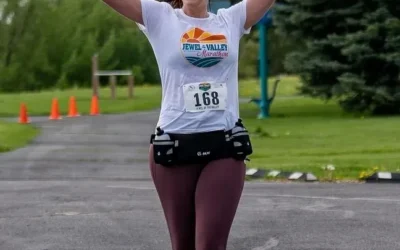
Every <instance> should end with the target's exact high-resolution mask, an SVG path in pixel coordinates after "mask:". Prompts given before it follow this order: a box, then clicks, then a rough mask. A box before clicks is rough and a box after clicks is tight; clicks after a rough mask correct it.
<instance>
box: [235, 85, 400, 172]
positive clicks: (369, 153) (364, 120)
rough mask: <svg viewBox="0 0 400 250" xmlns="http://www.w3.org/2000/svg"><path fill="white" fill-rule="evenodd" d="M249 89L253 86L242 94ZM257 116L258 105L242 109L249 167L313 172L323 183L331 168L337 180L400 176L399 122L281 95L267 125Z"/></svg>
mask: <svg viewBox="0 0 400 250" xmlns="http://www.w3.org/2000/svg"><path fill="white" fill-rule="evenodd" d="M294 83H295V81H293V83H292V84H294ZM247 84H248V85H251V84H252V83H251V82H248V83H244V84H243V85H244V86H242V87H241V89H246V86H245V85H247ZM290 89H291V88H290V87H289V86H288V88H286V89H285V90H284V91H282V90H281V93H282V92H285V93H288V92H292V93H293V94H295V92H293V90H294V89H295V87H293V88H292V90H290ZM284 95H285V96H286V95H287V94H284ZM258 112H259V110H258V108H257V107H256V106H255V104H248V103H244V104H242V105H241V116H242V117H243V118H244V121H245V125H246V126H247V127H248V129H249V130H250V132H251V133H252V140H253V145H254V154H253V155H252V157H251V161H250V162H249V163H248V166H249V167H257V168H264V169H274V170H282V171H311V172H313V173H314V174H316V175H318V176H320V177H321V176H324V172H323V170H322V167H323V166H326V165H327V164H333V165H334V166H335V167H336V170H335V176H336V177H337V178H338V179H356V178H358V177H359V175H360V173H362V172H363V171H369V170H371V169H372V168H374V167H375V168H378V169H380V170H388V171H400V154H399V152H400V143H399V142H398V139H397V138H398V137H397V135H399V134H400V126H399V124H400V117H380V118H376V117H357V116H353V115H349V114H345V113H343V112H342V111H341V109H340V108H339V106H338V105H337V104H336V103H335V102H334V101H331V102H327V103H326V102H323V101H321V100H318V99H310V98H306V97H297V98H279V94H277V98H276V99H275V101H274V103H273V104H272V107H271V117H270V118H269V119H265V120H258V119H256V118H255V117H257V114H258Z"/></svg>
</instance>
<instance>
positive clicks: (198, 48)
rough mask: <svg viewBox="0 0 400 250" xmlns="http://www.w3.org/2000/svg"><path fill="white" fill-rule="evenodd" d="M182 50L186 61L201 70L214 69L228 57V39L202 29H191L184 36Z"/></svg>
mask: <svg viewBox="0 0 400 250" xmlns="http://www.w3.org/2000/svg"><path fill="white" fill-rule="evenodd" d="M181 49H182V53H183V56H184V57H185V58H186V60H188V62H189V63H191V64H192V65H194V66H196V67H199V68H208V67H212V66H214V65H216V64H218V63H219V62H221V61H222V60H223V59H224V58H226V57H228V44H227V39H226V37H225V36H224V35H222V34H211V33H209V32H206V31H204V30H202V29H200V28H193V29H190V30H189V31H187V32H186V33H184V34H183V35H182V38H181Z"/></svg>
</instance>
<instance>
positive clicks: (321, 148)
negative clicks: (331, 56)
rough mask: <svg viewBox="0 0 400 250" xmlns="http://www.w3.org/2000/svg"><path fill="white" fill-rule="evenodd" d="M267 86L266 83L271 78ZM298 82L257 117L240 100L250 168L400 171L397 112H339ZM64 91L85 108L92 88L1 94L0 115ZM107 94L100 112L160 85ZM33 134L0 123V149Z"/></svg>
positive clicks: (246, 85) (149, 102)
mask: <svg viewBox="0 0 400 250" xmlns="http://www.w3.org/2000/svg"><path fill="white" fill-rule="evenodd" d="M270 83H273V79H270ZM269 86H270V88H271V87H272V84H270V85H269ZM299 86H300V81H299V80H298V78H296V77H293V76H289V77H283V78H282V80H281V82H280V84H279V87H278V91H277V96H276V99H275V100H274V103H273V104H272V106H271V117H270V118H269V119H265V120H258V119H256V117H257V114H258V111H259V110H258V108H257V107H256V105H255V104H253V103H242V104H241V116H242V118H244V122H245V125H246V126H247V127H248V129H249V130H250V132H251V133H252V141H253V144H254V154H253V155H252V156H251V161H250V162H249V163H248V166H249V167H260V168H265V169H275V170H282V171H296V170H298V171H311V172H313V173H314V174H316V175H318V176H319V177H321V176H323V171H322V166H324V165H327V164H333V165H335V167H336V170H335V175H336V177H338V178H340V179H355V178H358V176H359V175H360V173H361V172H362V171H367V170H369V169H371V168H373V167H375V166H378V167H379V168H380V169H381V170H390V171H400V154H399V153H398V152H400V143H399V142H398V139H396V138H398V136H397V135H399V134H400V126H399V124H400V117H390V118H388V117H380V118H376V117H375V118H373V117H357V116H353V115H349V114H345V113H343V112H342V111H341V109H340V108H339V107H338V105H337V104H335V102H333V101H331V102H328V103H325V102H323V101H321V100H318V99H311V98H307V97H302V96H299V95H298V91H297V88H298V87H299ZM71 95H73V96H75V97H76V99H77V101H78V108H79V111H80V113H82V114H87V113H88V112H89V110H90V109H89V108H90V96H91V91H90V90H81V89H79V90H78V89H74V90H66V91H53V92H41V93H24V94H18V95H5V94H4V95H0V103H1V105H0V115H2V116H15V115H17V114H18V111H19V104H20V102H26V103H27V104H28V112H29V115H49V113H50V105H51V99H52V98H53V97H57V98H59V102H60V109H61V111H62V113H63V114H65V113H66V112H67V107H68V98H69V96H71ZM109 96H110V93H109V89H102V90H101V92H100V97H101V99H100V109H101V113H103V114H105V113H124V112H131V111H137V110H149V109H154V108H157V107H159V106H160V100H161V90H160V88H159V87H149V86H146V87H137V88H136V89H135V98H134V99H132V100H130V99H127V98H126V96H127V90H126V89H125V88H119V89H118V90H117V96H118V97H119V98H118V99H117V100H111V99H110V98H109ZM240 96H241V97H242V98H250V97H258V96H259V82H258V81H256V80H253V81H252V80H249V81H242V82H241V83H240ZM6 129H7V130H6ZM25 129H26V131H24V130H25ZM34 134H35V130H31V128H30V127H28V126H21V125H18V124H7V125H6V124H5V123H0V145H1V146H0V147H3V151H4V148H5V149H13V148H16V147H18V146H20V145H24V143H25V142H27V141H29V139H30V138H32V135H34ZM5 135H7V138H5ZM14 141H15V142H14ZM0 150H1V149H0Z"/></svg>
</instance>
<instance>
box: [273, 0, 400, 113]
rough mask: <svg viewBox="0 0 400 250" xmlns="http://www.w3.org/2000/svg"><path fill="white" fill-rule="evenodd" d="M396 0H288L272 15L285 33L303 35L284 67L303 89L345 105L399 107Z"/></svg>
mask: <svg viewBox="0 0 400 250" xmlns="http://www.w3.org/2000/svg"><path fill="white" fill-rule="evenodd" d="M396 2H397V1H395V0H346V1H329V0H286V1H281V3H283V5H279V6H278V7H277V14H276V16H275V21H276V23H277V26H278V30H279V32H280V33H281V34H283V35H285V36H290V37H295V38H296V39H298V40H302V41H305V43H306V49H303V50H301V51H295V52H293V53H291V54H290V55H289V56H288V57H287V58H286V59H287V60H286V63H285V66H286V68H287V69H288V70H290V71H292V72H295V73H298V74H299V75H300V76H301V78H302V80H303V83H304V84H303V87H302V88H301V92H302V93H303V94H307V95H311V96H314V97H322V98H326V99H331V98H335V99H337V100H338V101H339V103H340V104H341V106H342V107H343V108H344V109H345V110H346V111H353V112H371V113H372V114H399V113H400V61H399V58H400V57H399V56H400V54H399V52H400V19H399V18H400V4H399V3H396Z"/></svg>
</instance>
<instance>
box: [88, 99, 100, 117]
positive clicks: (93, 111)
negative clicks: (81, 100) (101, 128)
mask: <svg viewBox="0 0 400 250" xmlns="http://www.w3.org/2000/svg"><path fill="white" fill-rule="evenodd" d="M99 114H100V110H99V100H98V98H97V96H95V95H94V96H92V103H91V106H90V115H99Z"/></svg>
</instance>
